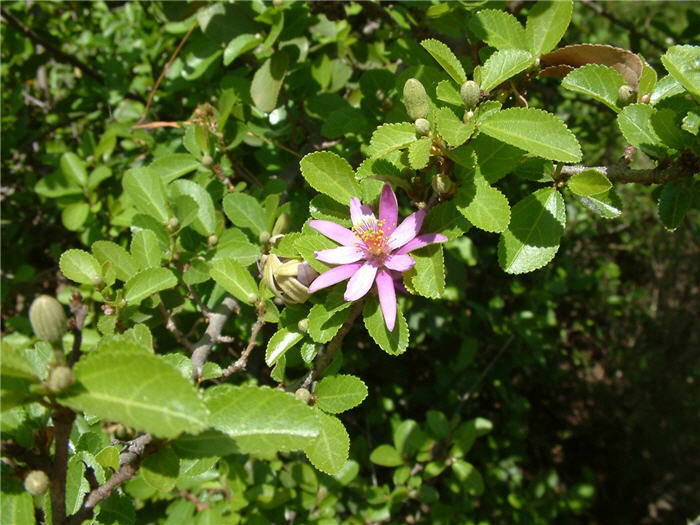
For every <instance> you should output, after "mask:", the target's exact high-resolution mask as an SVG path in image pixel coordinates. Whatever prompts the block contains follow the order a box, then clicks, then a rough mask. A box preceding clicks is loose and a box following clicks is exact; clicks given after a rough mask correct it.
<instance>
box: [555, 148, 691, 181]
mask: <svg viewBox="0 0 700 525" xmlns="http://www.w3.org/2000/svg"><path fill="white" fill-rule="evenodd" d="M589 169H594V170H596V171H600V172H602V173H603V174H605V175H606V176H607V177H608V179H610V181H611V182H620V183H625V184H626V183H636V184H647V185H648V184H667V183H669V182H671V181H674V180H681V179H684V178H687V177H692V176H693V175H695V174H696V173H700V158H698V157H696V156H695V155H694V154H692V153H690V152H686V153H684V154H683V155H682V156H681V157H680V158H679V159H678V160H676V161H675V162H673V163H672V164H669V165H667V166H663V167H662V166H657V167H656V168H649V169H632V168H630V167H629V165H628V161H627V160H626V159H625V158H623V159H621V160H620V162H617V163H616V164H613V165H611V166H591V167H588V166H564V167H563V168H562V170H561V173H562V175H564V176H565V177H571V176H572V175H575V174H577V173H581V172H582V171H585V170H589Z"/></svg>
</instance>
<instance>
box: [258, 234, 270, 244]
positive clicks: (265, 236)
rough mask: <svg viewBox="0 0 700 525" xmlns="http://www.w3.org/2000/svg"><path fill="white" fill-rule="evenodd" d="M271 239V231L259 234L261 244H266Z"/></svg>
mask: <svg viewBox="0 0 700 525" xmlns="http://www.w3.org/2000/svg"><path fill="white" fill-rule="evenodd" d="M269 240H270V232H260V235H259V236H258V241H260V244H266V243H267V241H269Z"/></svg>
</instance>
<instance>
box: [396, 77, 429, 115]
mask: <svg viewBox="0 0 700 525" xmlns="http://www.w3.org/2000/svg"><path fill="white" fill-rule="evenodd" d="M403 103H404V105H405V106H406V111H407V112H408V116H409V117H411V120H416V119H418V118H425V117H427V116H428V110H429V109H430V106H429V105H428V95H427V94H426V93H425V88H424V87H423V84H421V83H420V80H418V79H415V78H409V79H408V80H407V81H406V83H405V84H404V86H403Z"/></svg>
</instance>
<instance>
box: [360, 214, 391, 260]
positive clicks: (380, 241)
mask: <svg viewBox="0 0 700 525" xmlns="http://www.w3.org/2000/svg"><path fill="white" fill-rule="evenodd" d="M385 223H386V221H385V220H381V221H378V220H377V219H373V218H371V217H365V218H363V219H362V222H361V223H359V224H357V225H356V226H354V227H353V228H352V231H353V232H354V233H355V235H357V236H358V237H359V238H360V239H362V242H364V244H365V245H364V249H365V250H366V251H367V253H368V254H370V255H375V256H378V255H384V254H385V251H386V245H387V243H388V242H389V235H388V232H387V231H386V230H385V229H384V224H385Z"/></svg>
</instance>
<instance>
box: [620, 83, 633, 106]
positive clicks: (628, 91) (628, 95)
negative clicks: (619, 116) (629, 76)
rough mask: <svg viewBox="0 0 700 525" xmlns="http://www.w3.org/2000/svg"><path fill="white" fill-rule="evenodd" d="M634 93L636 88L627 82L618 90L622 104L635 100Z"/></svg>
mask: <svg viewBox="0 0 700 525" xmlns="http://www.w3.org/2000/svg"><path fill="white" fill-rule="evenodd" d="M634 95H635V93H634V89H632V88H631V87H630V86H628V85H627V84H623V85H622V86H620V89H618V90H617V98H618V99H619V100H620V102H621V103H622V104H629V103H630V102H633V101H634Z"/></svg>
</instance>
